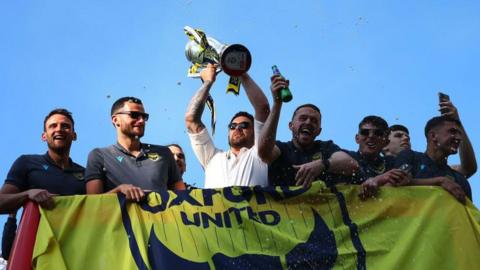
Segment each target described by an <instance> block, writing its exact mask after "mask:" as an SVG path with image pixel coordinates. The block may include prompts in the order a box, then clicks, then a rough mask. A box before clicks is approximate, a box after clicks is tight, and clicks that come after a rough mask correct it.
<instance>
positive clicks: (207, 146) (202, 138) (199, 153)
mask: <svg viewBox="0 0 480 270" xmlns="http://www.w3.org/2000/svg"><path fill="white" fill-rule="evenodd" d="M187 133H188V137H189V138H190V143H191V145H192V149H193V152H194V153H195V156H196V157H197V159H198V161H199V162H200V164H201V165H202V167H203V169H205V167H206V166H207V164H208V162H210V160H211V159H212V157H213V156H214V155H215V153H217V152H218V151H220V150H219V149H217V148H215V145H214V144H213V141H212V138H211V137H210V134H208V131H207V129H206V128H204V129H203V130H202V131H200V132H199V133H195V134H193V133H190V132H187Z"/></svg>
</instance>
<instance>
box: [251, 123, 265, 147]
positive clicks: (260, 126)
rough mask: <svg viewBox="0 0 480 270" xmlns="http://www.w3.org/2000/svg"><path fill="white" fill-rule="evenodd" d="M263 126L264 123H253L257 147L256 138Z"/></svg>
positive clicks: (256, 141) (256, 139)
mask: <svg viewBox="0 0 480 270" xmlns="http://www.w3.org/2000/svg"><path fill="white" fill-rule="evenodd" d="M264 124H265V123H262V122H260V121H258V120H257V119H255V121H253V131H254V132H255V146H257V145H258V138H259V137H260V132H262V129H263V126H264Z"/></svg>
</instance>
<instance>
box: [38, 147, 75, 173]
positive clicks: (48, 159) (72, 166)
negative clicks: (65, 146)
mask: <svg viewBox="0 0 480 270" xmlns="http://www.w3.org/2000/svg"><path fill="white" fill-rule="evenodd" d="M43 158H45V160H46V161H47V162H48V163H50V165H52V166H55V167H57V168H59V169H61V170H74V171H75V170H76V169H77V167H78V166H77V164H75V163H74V162H73V161H72V159H71V158H70V157H69V158H68V166H69V168H65V169H62V168H61V167H60V166H58V165H57V163H55V161H54V160H53V159H52V158H51V157H50V155H49V154H48V151H47V152H46V153H45V155H43Z"/></svg>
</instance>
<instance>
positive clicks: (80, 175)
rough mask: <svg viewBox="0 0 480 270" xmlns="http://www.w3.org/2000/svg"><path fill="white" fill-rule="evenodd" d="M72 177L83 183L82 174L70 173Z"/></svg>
mask: <svg viewBox="0 0 480 270" xmlns="http://www.w3.org/2000/svg"><path fill="white" fill-rule="evenodd" d="M72 175H73V177H75V178H77V179H78V180H80V181H83V179H84V177H83V172H74V173H72Z"/></svg>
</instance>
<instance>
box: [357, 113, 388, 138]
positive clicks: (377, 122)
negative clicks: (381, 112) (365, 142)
mask: <svg viewBox="0 0 480 270" xmlns="http://www.w3.org/2000/svg"><path fill="white" fill-rule="evenodd" d="M367 123H369V124H372V125H374V126H376V127H377V128H379V129H381V130H383V131H384V132H385V135H386V133H387V130H388V123H387V121H385V119H383V118H382V117H380V116H376V115H369V116H366V117H364V118H363V119H362V121H360V124H358V129H359V130H360V129H361V128H362V126H363V125H365V124H367Z"/></svg>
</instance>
